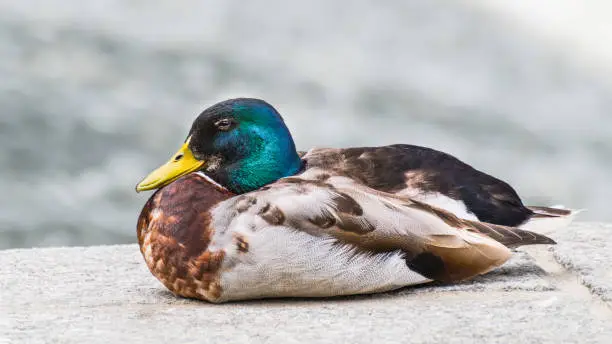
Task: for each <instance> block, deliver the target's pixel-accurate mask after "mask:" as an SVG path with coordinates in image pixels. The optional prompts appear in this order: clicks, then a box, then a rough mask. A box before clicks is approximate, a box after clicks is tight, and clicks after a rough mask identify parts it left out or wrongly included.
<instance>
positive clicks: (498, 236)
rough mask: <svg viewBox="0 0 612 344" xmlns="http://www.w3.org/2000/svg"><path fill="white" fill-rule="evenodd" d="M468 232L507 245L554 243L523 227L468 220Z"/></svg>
mask: <svg viewBox="0 0 612 344" xmlns="http://www.w3.org/2000/svg"><path fill="white" fill-rule="evenodd" d="M469 223H470V225H471V226H469V228H466V229H467V230H469V231H470V232H474V233H479V234H482V235H486V236H488V237H489V238H491V239H493V240H495V241H497V242H499V243H501V244H503V245H504V246H507V247H511V248H512V247H519V246H525V245H554V244H556V242H555V241H554V240H553V239H551V238H549V237H547V236H545V235H542V234H538V233H535V232H531V231H526V230H523V229H518V228H513V227H506V226H500V225H494V224H490V223H485V222H477V221H469Z"/></svg>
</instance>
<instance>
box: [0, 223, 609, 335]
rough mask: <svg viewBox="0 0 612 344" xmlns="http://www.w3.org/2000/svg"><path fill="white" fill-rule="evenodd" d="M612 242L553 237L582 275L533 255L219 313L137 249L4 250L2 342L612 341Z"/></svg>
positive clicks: (589, 234) (591, 230) (544, 254)
mask: <svg viewBox="0 0 612 344" xmlns="http://www.w3.org/2000/svg"><path fill="white" fill-rule="evenodd" d="M611 234H612V226H610V225H600V224H582V223H580V224H576V225H574V226H572V227H570V228H568V229H566V230H563V231H560V232H558V233H555V235H553V237H554V238H555V239H556V240H557V241H558V242H559V245H557V246H556V247H555V248H554V255H555V256H556V257H558V259H559V260H560V261H561V262H562V263H563V265H564V266H566V267H568V268H571V269H575V272H574V271H572V270H565V269H563V268H562V267H561V266H560V265H559V264H557V263H556V262H555V261H554V259H553V258H552V252H551V251H550V250H549V249H548V248H546V247H535V248H529V249H528V250H526V251H527V252H529V254H527V253H526V252H517V253H516V255H515V257H514V258H513V259H512V260H511V261H510V262H508V263H507V264H506V265H505V266H503V267H502V268H500V269H498V270H496V271H494V272H492V273H489V274H487V275H485V276H481V277H479V278H476V279H474V280H473V281H471V282H467V283H462V284H457V285H447V286H445V285H429V286H424V287H418V288H406V289H403V290H399V291H396V292H391V293H384V294H377V295H366V296H355V297H342V298H332V299H318V300H317V299H309V300H308V299H307V300H304V299H283V300H265V301H250V302H241V303H230V304H222V305H212V304H208V303H204V302H200V301H192V300H185V299H180V298H176V297H174V296H173V295H172V294H170V293H169V292H167V291H166V290H165V289H164V287H163V286H162V285H161V284H160V283H159V282H158V281H157V280H156V279H155V278H154V277H153V276H151V274H150V273H149V272H148V270H147V268H146V267H145V265H144V262H143V261H142V257H141V256H140V252H139V251H138V248H137V246H135V245H126V246H105V247H104V246H102V247H85V248H51V249H30V250H8V251H0V343H25V342H27V343H49V342H51V343H108V342H129V343H139V342H146V343H149V344H154V343H164V342H176V343H214V342H224V343H258V342H279V343H297V342H308V343H311V342H316V343H345V342H346V343H373V342H381V343H383V342H385V343H395V342H397V343H405V342H412V343H473V342H486V343H507V342H514V343H559V342H563V343H610V342H611V339H612V308H611V307H610V304H609V303H605V302H604V301H601V299H600V298H603V299H605V300H609V298H610V290H611V289H610V285H611V282H612V281H611V278H610V274H609V272H608V270H609V269H607V268H606V266H607V265H606V264H603V263H604V262H608V261H610V259H609V258H611V257H610V255H611V254H612V251H611V250H610V241H609V240H606V238H607V237H609V236H610V235H611ZM579 281H584V283H585V285H586V286H587V287H588V288H587V287H585V286H583V285H582V284H580V283H579ZM589 290H592V291H593V292H594V293H595V294H596V295H591V294H590V293H589Z"/></svg>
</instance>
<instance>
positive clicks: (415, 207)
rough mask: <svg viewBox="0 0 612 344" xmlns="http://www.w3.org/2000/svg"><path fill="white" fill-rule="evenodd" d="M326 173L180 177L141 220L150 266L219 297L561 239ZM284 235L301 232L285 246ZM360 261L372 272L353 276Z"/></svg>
mask: <svg viewBox="0 0 612 344" xmlns="http://www.w3.org/2000/svg"><path fill="white" fill-rule="evenodd" d="M326 174H327V173H326ZM320 175H321V173H320V172H316V171H314V170H311V171H310V172H308V173H305V174H303V175H301V176H299V177H291V178H286V179H281V180H279V181H278V182H276V183H273V184H270V185H269V186H268V187H267V188H266V189H265V190H259V191H255V192H251V193H248V194H244V195H238V196H235V195H233V194H232V193H230V192H228V191H227V190H225V189H223V188H222V187H220V186H218V185H215V184H213V182H211V181H210V180H207V179H206V177H205V176H203V175H201V174H191V175H188V176H186V177H183V178H181V179H179V180H177V181H176V182H174V183H172V184H170V185H169V186H166V187H164V188H162V189H161V190H159V191H157V192H156V193H155V194H153V195H152V196H151V198H150V199H149V201H148V202H147V203H146V204H145V206H144V208H143V210H142V213H141V215H140V218H139V220H138V229H137V234H138V241H139V244H140V248H141V252H142V254H143V257H144V258H145V261H146V263H147V266H148V267H149V269H150V270H151V272H152V273H153V275H155V276H156V277H157V278H158V279H159V280H160V281H161V282H162V283H163V284H164V285H165V286H166V287H167V288H168V289H169V290H171V291H172V292H173V293H175V294H177V295H181V296H184V297H189V298H198V299H203V300H208V301H212V302H223V301H227V300H231V299H244V298H258V297H273V296H331V295H343V294H353V293H361V292H374V291H376V290H388V289H393V288H396V287H397V286H402V285H410V284H415V283H423V282H427V281H429V280H438V281H444V282H453V281H459V280H463V279H466V278H470V277H473V276H476V275H479V274H482V273H485V272H487V271H489V270H491V269H493V268H495V267H497V266H499V265H501V264H502V263H503V262H505V261H506V260H507V259H508V257H509V256H510V251H509V250H508V249H507V248H505V246H504V245H506V246H509V247H513V246H520V245H530V244H552V243H554V241H552V240H550V239H549V238H547V237H545V236H542V235H539V234H536V233H531V232H528V231H523V230H519V229H516V228H510V227H504V226H498V225H491V224H486V223H480V222H477V221H469V220H464V219H460V218H458V217H456V216H455V215H453V214H451V213H449V212H447V211H445V210H442V209H438V208H436V207H433V206H430V205H427V204H425V203H422V202H418V201H415V200H411V199H409V198H405V197H401V196H397V195H393V194H390V193H384V192H381V191H377V190H373V189H370V188H368V187H367V186H364V185H362V184H356V183H354V182H353V181H351V180H350V179H347V178H345V177H338V176H333V173H329V174H328V176H326V177H325V178H321V176H320ZM322 179H325V181H324V182H323V181H322ZM300 233H301V234H300ZM304 235H305V236H304ZM287 236H297V238H302V239H293V240H294V241H292V242H291V243H290V244H282V243H281V241H282V240H284V239H282V240H281V238H284V237H287ZM307 238H311V239H307ZM492 239H493V240H492ZM278 240H281V241H278ZM304 240H306V241H304ZM311 240H314V241H312V243H311V244H310V243H309V242H310V241H311ZM277 242H278V243H277ZM287 245H289V246H287ZM311 245H312V246H311ZM330 245H331V246H330ZM292 246H294V247H292ZM317 247H318V248H317ZM334 247H336V248H334ZM334 250H340V252H345V253H343V254H342V255H340V256H336V255H337V254H336V253H333V251H334ZM291 252H293V253H291ZM309 252H310V253H309ZM310 255H312V256H310ZM389 255H390V256H389ZM317 257H318V258H317ZM386 257H389V258H386ZM391 257H398V258H391ZM292 259H294V260H295V259H297V261H292ZM395 259H401V260H403V262H404V263H403V264H404V265H403V268H402V267H401V265H400V266H398V265H396V264H397V263H396V260H395ZM296 264H297V265H296ZM317 264H323V265H322V266H321V267H319V268H314V266H316V265H317ZM332 265H333V267H332ZM370 265H371V266H370ZM309 266H313V268H312V269H311V268H309ZM356 266H363V268H359V269H363V270H362V272H360V273H362V274H363V273H365V274H366V275H364V276H363V277H358V276H353V274H354V273H353V272H351V271H355V270H354V269H355V268H356ZM327 269H329V271H327ZM402 269H404V270H402ZM259 270H261V272H257V271H259ZM357 271H360V270H357ZM367 271H371V272H367ZM377 271H380V272H377ZM391 271H396V272H395V273H391ZM253 274H254V275H253ZM367 274H373V276H370V275H367ZM394 274H397V276H395V275H394ZM378 275H380V277H379V278H380V280H379V281H376V278H377V277H376V276H378ZM266 276H267V277H266ZM419 276H420V277H419ZM363 278H365V280H363V281H366V282H363V281H361V279H363ZM372 278H374V279H373V280H372ZM358 281H361V282H358ZM400 281H404V282H400ZM418 281H420V282H418ZM360 283H362V284H363V283H366V284H365V285H363V286H360ZM311 284H312V285H311ZM325 284H329V285H330V287H329V288H330V289H325V288H323V286H324V285H325ZM309 285H310V286H309Z"/></svg>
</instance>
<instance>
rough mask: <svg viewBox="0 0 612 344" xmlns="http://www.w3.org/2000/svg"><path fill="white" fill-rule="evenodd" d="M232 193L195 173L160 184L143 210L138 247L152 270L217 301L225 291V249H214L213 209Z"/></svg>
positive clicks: (178, 289) (184, 291)
mask: <svg viewBox="0 0 612 344" xmlns="http://www.w3.org/2000/svg"><path fill="white" fill-rule="evenodd" d="M232 196H233V194H232V193H230V192H229V191H227V190H224V189H221V188H219V187H218V186H215V185H213V184H211V183H209V182H208V181H207V180H205V179H204V178H202V177H201V176H199V175H197V174H190V175H187V176H185V177H183V178H181V179H179V180H177V181H175V182H174V183H172V184H170V185H168V186H166V187H164V188H162V189H160V190H158V191H157V192H155V193H154V194H153V195H152V196H151V198H149V200H148V201H147V203H146V204H145V206H144V208H143V209H142V211H141V213H140V217H139V219H138V226H137V235H138V244H139V245H140V251H141V253H142V255H143V257H144V259H145V261H146V263H147V266H148V267H149V270H151V273H152V274H153V275H154V276H155V277H157V278H158V279H159V280H160V281H161V282H162V283H163V284H164V285H165V286H166V287H167V288H168V289H170V291H172V292H173V293H175V294H177V295H181V296H184V297H189V298H198V299H206V300H209V301H214V299H216V298H218V297H219V296H220V295H221V293H222V290H221V287H220V285H219V275H218V271H219V268H220V266H221V264H222V262H223V258H224V252H223V251H217V252H211V251H210V250H208V245H209V243H210V240H211V236H212V234H213V228H212V226H211V215H210V210H211V208H213V207H214V206H215V205H216V204H218V203H219V202H221V201H223V200H226V199H228V198H230V197H232Z"/></svg>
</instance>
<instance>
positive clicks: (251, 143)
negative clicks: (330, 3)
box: [136, 98, 582, 234]
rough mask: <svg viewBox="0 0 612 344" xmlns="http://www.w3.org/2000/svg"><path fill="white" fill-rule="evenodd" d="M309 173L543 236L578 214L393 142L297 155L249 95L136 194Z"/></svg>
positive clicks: (198, 125)
mask: <svg viewBox="0 0 612 344" xmlns="http://www.w3.org/2000/svg"><path fill="white" fill-rule="evenodd" d="M310 169H318V170H321V169H322V170H325V171H327V172H329V173H330V175H342V176H346V177H347V178H351V179H353V180H355V181H356V182H358V183H360V184H363V185H365V186H368V187H370V188H372V189H375V190H378V191H382V192H385V193H390V194H393V195H397V196H403V197H408V198H411V199H414V200H416V201H420V202H424V203H427V204H429V205H432V206H436V207H439V208H442V209H446V210H447V211H450V212H451V213H453V214H454V215H456V216H458V217H460V218H463V219H467V220H475V221H482V222H487V223H492V224H498V225H503V226H510V227H519V228H523V229H532V230H537V231H538V232H540V233H544V234H546V233H549V234H550V233H552V232H553V231H554V230H555V229H557V228H560V227H563V226H567V225H568V224H569V223H570V222H571V221H572V220H573V219H574V217H575V216H576V215H577V214H578V213H580V212H581V211H582V210H572V209H566V208H564V207H562V206H561V207H548V206H526V205H524V204H523V202H522V200H521V198H520V197H519V195H518V194H517V192H516V191H515V190H514V189H513V188H512V187H511V186H510V185H509V184H508V183H506V182H504V181H502V180H500V179H498V178H495V177H493V176H491V175H489V174H487V173H485V172H482V171H480V170H477V169H475V168H474V167H472V166H470V165H468V164H467V163H465V162H463V161H461V160H459V159H458V158H456V157H454V156H452V155H450V154H448V153H444V152H441V151H438V150H435V149H431V148H427V147H421V146H416V145H409V144H395V145H388V146H381V147H351V148H327V147H322V148H312V149H310V150H308V151H306V152H304V151H297V150H296V146H295V143H294V141H293V137H292V135H291V132H290V131H289V129H288V128H287V126H286V124H285V122H284V120H283V117H282V116H281V115H280V113H279V112H278V111H277V110H276V109H275V108H274V107H273V106H272V105H271V104H269V103H267V102H266V101H264V100H261V99H255V98H235V99H229V100H225V101H222V102H219V103H216V104H214V105H212V106H210V107H208V108H207V109H205V110H204V111H203V112H202V113H200V115H199V116H197V118H196V119H195V121H194V122H193V124H192V126H191V129H190V130H189V133H188V135H187V138H186V139H185V141H184V143H183V145H182V146H181V147H180V149H179V150H178V151H177V152H176V153H175V154H174V155H173V156H172V157H171V159H170V160H169V161H168V162H167V163H166V164H164V165H162V166H161V167H160V168H158V169H157V170H155V171H153V172H152V173H150V174H149V175H148V176H147V177H146V178H145V179H144V180H142V181H141V182H140V183H139V184H138V185H137V187H136V191H137V192H141V191H146V190H154V189H158V188H160V187H162V186H164V185H167V184H170V183H172V182H173V181H175V180H177V179H178V178H180V177H181V176H184V175H187V174H189V173H192V172H196V171H201V172H203V173H205V174H206V175H207V176H209V177H210V178H212V179H213V180H215V181H216V182H217V183H219V184H220V185H222V186H223V187H225V188H226V189H227V190H229V191H231V192H233V193H235V194H243V193H247V192H251V191H254V190H257V189H259V188H261V187H264V186H266V185H268V184H270V183H274V182H276V181H277V180H279V179H280V178H284V177H289V176H295V175H299V174H301V173H304V172H306V171H308V170H310Z"/></svg>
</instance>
